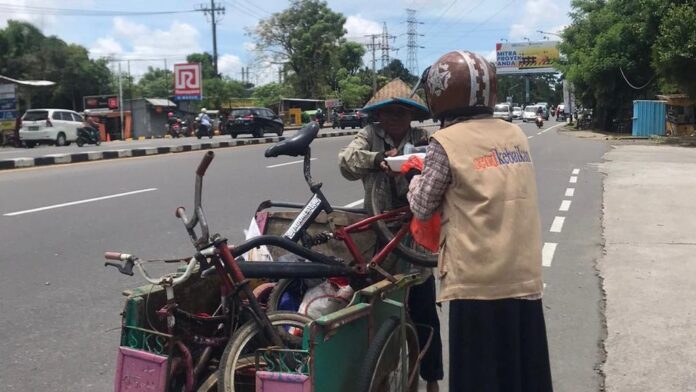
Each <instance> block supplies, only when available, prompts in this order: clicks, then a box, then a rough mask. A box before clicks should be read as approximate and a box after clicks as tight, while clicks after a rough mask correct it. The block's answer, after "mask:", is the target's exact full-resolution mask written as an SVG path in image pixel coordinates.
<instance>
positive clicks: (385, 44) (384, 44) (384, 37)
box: [380, 22, 396, 69]
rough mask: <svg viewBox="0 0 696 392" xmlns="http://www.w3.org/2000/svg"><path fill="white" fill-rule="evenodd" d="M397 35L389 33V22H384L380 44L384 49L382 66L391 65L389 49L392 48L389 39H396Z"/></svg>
mask: <svg viewBox="0 0 696 392" xmlns="http://www.w3.org/2000/svg"><path fill="white" fill-rule="evenodd" d="M394 38H396V36H394V35H389V33H388V32H387V22H383V25H382V44H381V45H380V48H381V49H382V68H383V69H384V68H386V66H387V65H389V51H390V50H392V49H391V48H390V47H389V40H390V39H394Z"/></svg>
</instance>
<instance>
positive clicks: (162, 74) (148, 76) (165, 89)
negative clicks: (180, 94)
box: [122, 67, 174, 98]
mask: <svg viewBox="0 0 696 392" xmlns="http://www.w3.org/2000/svg"><path fill="white" fill-rule="evenodd" d="M122 83H123V82H122ZM173 83H174V73H173V72H172V71H170V70H168V69H162V68H153V67H147V72H145V73H144V74H143V76H142V77H141V78H140V80H139V81H138V89H139V90H140V93H141V95H142V96H143V97H146V98H169V97H170V96H171V95H172V86H173Z"/></svg>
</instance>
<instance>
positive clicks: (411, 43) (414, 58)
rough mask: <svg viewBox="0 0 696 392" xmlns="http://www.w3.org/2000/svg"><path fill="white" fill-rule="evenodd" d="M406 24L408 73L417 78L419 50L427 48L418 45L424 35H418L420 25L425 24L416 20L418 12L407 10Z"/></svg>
mask: <svg viewBox="0 0 696 392" xmlns="http://www.w3.org/2000/svg"><path fill="white" fill-rule="evenodd" d="M406 15H407V17H406V23H407V24H408V28H407V30H406V35H408V44H407V45H406V47H407V48H408V54H407V56H406V68H408V71H409V72H410V73H411V74H413V75H416V76H420V75H418V49H423V48H425V46H419V45H418V43H417V38H418V37H419V36H421V37H422V36H423V34H418V31H417V29H418V25H419V24H423V22H419V21H418V20H417V19H416V10H414V9H410V8H407V9H406Z"/></svg>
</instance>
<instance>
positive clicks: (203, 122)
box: [199, 108, 212, 137]
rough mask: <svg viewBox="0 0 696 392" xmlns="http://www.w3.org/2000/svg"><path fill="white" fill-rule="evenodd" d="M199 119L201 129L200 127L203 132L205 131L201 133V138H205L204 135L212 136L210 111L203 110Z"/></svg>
mask: <svg viewBox="0 0 696 392" xmlns="http://www.w3.org/2000/svg"><path fill="white" fill-rule="evenodd" d="M199 117H200V120H199V123H200V125H199V127H200V129H201V131H203V132H200V131H199V137H200V136H203V135H206V136H210V130H211V128H212V123H211V122H210V116H208V109H206V108H202V109H201V114H200V115H199Z"/></svg>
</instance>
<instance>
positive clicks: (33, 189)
mask: <svg viewBox="0 0 696 392" xmlns="http://www.w3.org/2000/svg"><path fill="white" fill-rule="evenodd" d="M554 125H556V123H555V122H553V121H551V122H548V123H547V124H546V126H545V128H544V129H542V130H538V129H537V128H536V127H534V126H533V125H532V124H529V125H527V124H525V125H522V128H523V130H524V132H525V133H526V134H527V135H528V137H529V138H530V140H529V141H530V144H531V149H532V155H533V158H534V162H535V165H536V170H537V181H538V187H539V202H540V203H539V204H540V209H541V217H542V229H543V240H544V242H545V243H549V244H556V245H555V249H554V252H551V249H552V248H553V245H546V248H545V249H546V251H545V263H546V264H549V266H548V267H545V268H544V274H545V282H546V283H547V287H546V291H545V294H544V305H545V311H546V319H547V329H548V335H549V344H550V349H551V361H552V372H553V376H554V384H555V386H556V390H557V391H597V390H599V388H600V383H601V377H600V376H599V374H598V373H597V372H596V370H595V368H596V366H597V364H598V362H599V361H601V359H602V357H601V355H602V352H601V350H600V348H599V342H600V339H601V338H602V337H603V333H604V332H603V331H604V329H603V319H602V309H601V291H600V288H599V282H598V278H597V277H596V274H595V269H594V263H595V260H596V259H597V258H598V257H599V256H600V254H601V241H602V239H601V225H600V219H601V213H602V207H601V206H602V204H601V203H602V185H601V181H602V178H601V176H600V174H598V172H597V170H596V168H595V164H596V163H598V162H600V161H601V157H602V155H603V154H604V152H605V151H606V150H607V149H608V146H607V145H606V144H604V143H603V142H597V141H587V140H580V139H576V138H573V137H572V136H566V135H558V134H556V131H555V129H549V127H552V126H554ZM349 141H350V137H338V138H329V139H318V140H316V141H315V142H314V144H313V146H312V147H313V150H312V153H313V157H315V158H316V160H315V161H313V162H312V165H313V166H312V168H313V173H312V174H313V177H314V178H315V180H318V181H322V182H323V183H324V187H323V188H322V190H323V191H324V192H325V194H326V196H327V197H328V199H329V200H330V201H331V203H333V204H335V205H337V206H342V205H347V204H351V203H354V202H356V201H358V200H360V199H362V197H363V195H362V186H361V185H360V184H359V183H354V182H348V181H346V180H344V179H343V178H342V177H341V176H340V173H339V171H338V167H337V158H336V154H337V151H338V150H339V149H340V148H341V147H342V146H343V145H345V144H347V143H348V142H349ZM149 142H150V141H147V142H146V143H149ZM92 147H93V146H92ZM266 147H267V146H263V145H261V146H246V147H236V148H229V149H218V150H216V151H215V153H216V158H215V160H214V161H213V163H212V165H211V166H210V169H209V170H208V175H207V176H206V179H205V184H204V189H205V190H204V198H203V203H204V206H205V209H206V211H208V212H207V214H208V220H209V224H210V227H211V229H212V230H214V231H215V232H220V233H223V234H224V235H225V236H227V237H228V238H229V239H230V240H231V241H233V242H234V241H238V240H240V239H242V238H243V233H242V229H243V228H245V227H247V226H248V224H249V221H250V219H251V216H252V214H253V211H254V210H255V208H256V206H257V205H258V204H259V202H261V201H262V200H266V199H274V200H288V201H295V202H305V201H306V200H307V199H308V198H309V196H310V192H309V190H308V189H307V185H306V184H305V183H304V180H303V177H302V171H301V169H302V165H301V163H299V160H298V159H297V158H278V159H272V160H268V159H265V158H263V151H264V149H265V148H266ZM69 148H70V147H69ZM202 154H203V153H202V152H191V153H180V154H173V155H162V156H154V157H143V158H131V159H125V160H112V161H99V162H90V163H83V164H73V165H67V166H59V167H43V168H31V169H19V170H13V171H7V172H2V173H0V188H1V189H3V197H2V198H0V232H1V233H2V240H3V243H4V246H2V248H0V249H1V250H0V298H2V300H1V301H0V353H2V355H0V386H2V388H0V389H2V390H3V391H35V390H36V391H38V390H49V389H50V390H75V391H92V390H109V389H111V388H112V387H111V385H112V381H113V369H114V367H115V359H116V355H115V353H116V351H115V350H116V347H117V342H118V339H119V329H118V328H119V326H120V316H119V313H120V312H121V309H122V305H123V298H122V297H121V296H120V292H121V291H122V290H123V289H125V288H129V287H135V286H139V285H141V284H142V281H141V280H140V279H138V277H137V276H135V277H132V278H131V277H127V276H124V275H121V274H118V273H117V272H116V271H115V270H112V269H109V270H107V269H105V268H104V267H103V259H102V254H103V252H104V251H106V250H119V251H126V252H130V253H134V254H137V255H139V256H141V257H143V258H164V257H182V256H184V255H189V254H191V250H192V247H191V245H190V243H189V241H188V238H187V236H186V233H185V230H184V229H183V227H182V225H181V223H180V222H179V221H178V220H177V219H176V218H175V217H174V210H175V208H176V207H178V206H180V205H183V206H185V207H189V208H190V207H191V206H192V203H193V183H194V170H195V167H196V165H197V163H198V162H199V160H200V158H201V156H202ZM283 163H286V165H281V166H277V165H278V164H283ZM574 172H575V173H576V174H573V173H574ZM572 177H576V179H575V181H576V182H572V181H574V180H573V179H572ZM569 188H572V189H574V190H573V191H572V196H569V195H570V193H571V191H568V189H569ZM93 199H96V200H93ZM89 200H91V201H89ZM78 201H86V202H84V203H81V204H73V203H75V202H78ZM569 202H570V203H569ZM66 204H67V205H66ZM42 208H43V209H42ZM36 209H39V210H36ZM566 209H567V211H566ZM561 210H563V211H561ZM557 217H558V218H565V220H564V221H563V224H562V225H561V224H560V223H559V222H560V219H558V218H557ZM554 222H555V223H554ZM552 228H553V230H554V232H552V231H550V230H551V229H552ZM164 268H166V266H165V267H164ZM446 316H447V313H446V312H442V319H443V320H442V321H443V326H444V327H443V329H444V330H446V326H447V322H446V318H447V317H446ZM444 333H445V335H446V332H444ZM442 390H446V387H445V388H443V389H442Z"/></svg>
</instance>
